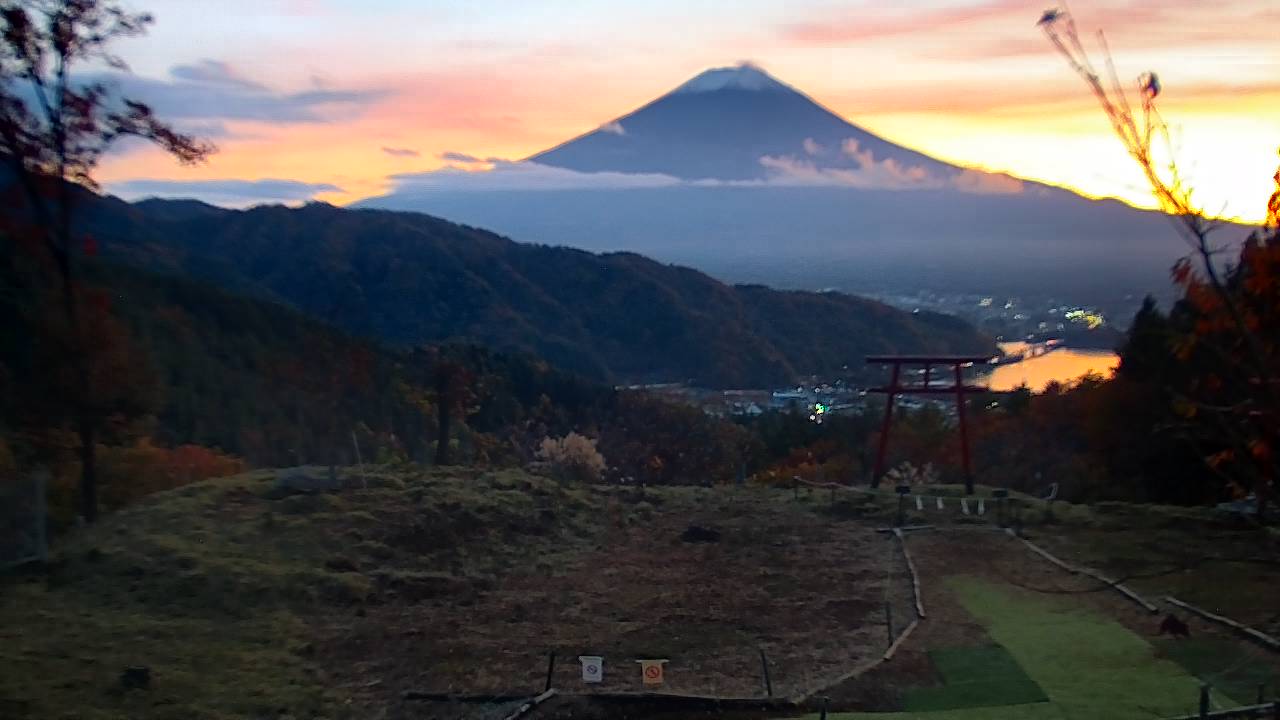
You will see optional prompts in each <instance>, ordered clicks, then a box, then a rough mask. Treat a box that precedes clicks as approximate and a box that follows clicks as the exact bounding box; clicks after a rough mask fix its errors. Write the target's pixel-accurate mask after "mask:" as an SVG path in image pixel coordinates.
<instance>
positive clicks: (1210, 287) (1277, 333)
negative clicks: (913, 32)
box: [1038, 8, 1280, 511]
mask: <svg viewBox="0 0 1280 720" xmlns="http://www.w3.org/2000/svg"><path fill="white" fill-rule="evenodd" d="M1038 25H1039V26H1040V28H1041V29H1042V30H1043V31H1044V33H1045V35H1046V36H1047V37H1048V39H1049V41H1050V42H1051V43H1052V44H1053V46H1054V47H1055V48H1056V49H1057V50H1058V51H1059V53H1060V54H1061V55H1062V56H1063V57H1064V58H1065V59H1066V60H1067V62H1068V64H1069V65H1070V66H1071V68H1072V69H1073V70H1074V71H1075V72H1076V73H1077V74H1078V75H1079V76H1080V77H1081V78H1082V79H1083V80H1084V81H1085V83H1086V85H1087V86H1088V87H1089V89H1090V91H1091V92H1092V93H1093V95H1094V97H1095V98H1096V99H1097V100H1098V102H1099V105H1100V106H1101V108H1102V110H1103V112H1104V113H1105V114H1106V116H1107V119H1108V120H1109V122H1110V123H1111V127H1112V129H1113V130H1114V131H1115V134H1116V136H1117V137H1119V138H1120V140H1121V142H1122V143H1123V145H1124V147H1125V149H1126V151H1128V153H1129V155H1130V156H1131V157H1132V158H1133V159H1134V161H1135V162H1136V163H1137V165H1138V167H1139V169H1140V170H1141V171H1142V173H1143V176H1144V177H1145V178H1146V180H1147V182H1148V184H1149V185H1150V187H1151V190H1152V193H1153V195H1154V196H1155V198H1156V200H1157V202H1158V203H1159V205H1160V208H1161V209H1162V210H1164V211H1165V212H1166V213H1167V214H1168V215H1169V216H1170V218H1171V219H1172V221H1173V224H1174V227H1175V228H1176V230H1177V231H1178V233H1179V235H1180V236H1181V237H1182V239H1183V240H1184V241H1185V242H1186V243H1187V246H1188V248H1189V254H1188V255H1187V257H1185V258H1183V259H1182V260H1180V261H1179V262H1178V263H1177V264H1176V265H1175V266H1174V268H1173V279H1174V282H1175V284H1176V285H1177V286H1178V287H1179V289H1180V290H1181V292H1182V295H1183V297H1182V300H1181V301H1180V302H1179V303H1178V306H1177V307H1175V308H1174V310H1173V311H1172V313H1171V314H1170V318H1169V323H1168V324H1167V328H1168V336H1167V338H1166V340H1165V347H1166V348H1167V349H1168V350H1170V351H1172V352H1173V353H1174V355H1175V357H1176V358H1177V359H1178V360H1179V362H1180V363H1181V364H1182V365H1183V368H1184V369H1185V371H1186V372H1185V375H1186V377H1185V382H1182V383H1179V384H1176V385H1173V386H1170V387H1169V388H1168V390H1169V394H1170V395H1171V400H1172V402H1173V404H1174V406H1175V408H1176V410H1177V414H1178V416H1180V417H1181V418H1182V420H1183V422H1182V423H1181V430H1182V431H1183V435H1184V437H1185V439H1187V440H1189V441H1190V442H1192V443H1194V444H1195V445H1196V446H1197V447H1198V448H1199V449H1201V451H1202V452H1201V454H1202V456H1203V457H1204V458H1205V460H1206V465H1207V467H1208V468H1209V469H1210V470H1211V471H1212V472H1213V473H1214V474H1215V475H1217V476H1218V477H1219V478H1220V479H1221V480H1223V481H1225V482H1226V484H1227V485H1228V486H1230V487H1232V488H1233V489H1234V490H1236V492H1237V493H1238V494H1246V493H1250V492H1252V493H1255V494H1256V497H1257V499H1258V502H1259V510H1260V511H1262V510H1264V509H1265V507H1266V504H1267V503H1268V501H1269V500H1271V499H1272V498H1273V497H1274V495H1275V491H1276V475H1277V467H1276V463H1277V459H1280V454H1278V453H1280V385H1277V381H1278V380H1280V375H1278V374H1277V373H1280V247H1277V246H1278V245H1280V234H1278V231H1277V224H1280V173H1278V174H1277V176H1276V181H1277V184H1278V185H1277V193H1276V194H1273V195H1272V196H1271V199H1270V201H1269V203H1268V220H1267V223H1266V224H1265V227H1264V228H1263V229H1262V230H1260V231H1257V232H1255V233H1253V234H1252V235H1251V236H1250V237H1249V238H1248V239H1247V240H1246V241H1245V242H1244V243H1243V245H1242V246H1241V247H1240V251H1239V257H1238V260H1237V261H1236V262H1234V263H1232V262H1231V260H1230V257H1231V254H1233V253H1232V252H1231V250H1232V248H1233V247H1234V245H1233V244H1230V243H1229V244H1227V245H1225V246H1224V245H1219V244H1216V243H1215V242H1214V241H1213V237H1212V234H1213V233H1214V232H1215V231H1216V230H1218V229H1219V228H1220V225H1221V223H1219V222H1218V221H1216V220H1214V219H1213V218H1210V217H1208V216H1207V214H1206V213H1205V212H1204V211H1203V210H1202V209H1201V208H1200V207H1199V206H1198V205H1196V204H1195V203H1194V202H1193V201H1192V192H1191V188H1190V187H1189V186H1188V185H1187V184H1186V182H1185V181H1184V179H1183V178H1182V177H1181V175H1180V174H1179V172H1178V164H1177V162H1176V160H1175V158H1174V157H1173V153H1172V150H1171V147H1172V143H1171V142H1169V133H1168V129H1167V126H1166V125H1165V123H1164V121H1163V119H1162V118H1161V116H1160V113H1159V111H1158V109H1157V107H1156V99H1157V97H1158V96H1159V95H1160V93H1161V85H1160V81H1159V78H1158V76H1157V75H1156V74H1155V73H1154V72H1146V73H1143V74H1142V75H1141V76H1139V77H1138V80H1137V87H1136V90H1137V93H1136V98H1135V99H1134V100H1131V99H1130V93H1129V92H1127V91H1126V89H1125V87H1124V86H1123V85H1122V84H1121V82H1120V81H1119V78H1118V75H1117V73H1116V70H1115V67H1114V65H1113V64H1112V62H1111V58H1110V55H1109V53H1108V52H1107V49H1106V40H1105V37H1104V36H1103V35H1102V33H1098V41H1099V44H1100V45H1101V46H1102V50H1103V54H1104V56H1105V58H1106V66H1105V67H1106V74H1105V75H1103V74H1102V73H1101V72H1099V71H1098V70H1097V69H1096V68H1095V66H1094V65H1093V63H1092V61H1091V60H1090V57H1089V53H1088V52H1086V50H1085V48H1084V45H1083V43H1082V42H1081V40H1080V37H1079V34H1078V31H1077V28H1076V24H1075V20H1074V18H1073V17H1072V16H1071V14H1070V12H1069V11H1067V10H1065V9H1058V8H1054V9H1050V10H1048V11H1046V12H1045V13H1044V14H1043V15H1042V16H1041V18H1040V21H1039V23H1038ZM1135 108H1137V109H1136V110H1135ZM1224 255H1226V257H1227V258H1228V259H1227V260H1223V256H1224Z"/></svg>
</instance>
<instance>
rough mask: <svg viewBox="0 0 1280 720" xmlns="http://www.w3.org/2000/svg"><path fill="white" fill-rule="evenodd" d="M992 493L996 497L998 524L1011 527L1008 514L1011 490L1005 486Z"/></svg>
mask: <svg viewBox="0 0 1280 720" xmlns="http://www.w3.org/2000/svg"><path fill="white" fill-rule="evenodd" d="M992 495H994V496H995V498H996V524H997V525H999V526H1000V527H1002V528H1005V527H1009V517H1008V514H1007V512H1008V507H1007V506H1008V504H1009V491H1008V490H1007V489H1005V488H1000V489H999V490H996V491H995V492H993V493H992Z"/></svg>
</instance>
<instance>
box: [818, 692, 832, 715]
mask: <svg viewBox="0 0 1280 720" xmlns="http://www.w3.org/2000/svg"><path fill="white" fill-rule="evenodd" d="M830 702H831V698H829V697H827V696H826V695H823V696H822V714H821V715H819V716H818V720H827V704H828V703H830Z"/></svg>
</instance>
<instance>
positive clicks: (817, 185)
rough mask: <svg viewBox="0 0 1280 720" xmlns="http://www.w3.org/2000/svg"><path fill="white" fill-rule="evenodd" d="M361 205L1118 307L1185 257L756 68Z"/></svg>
mask: <svg viewBox="0 0 1280 720" xmlns="http://www.w3.org/2000/svg"><path fill="white" fill-rule="evenodd" d="M358 205H359V206H361V207H376V208H383V209H390V210H416V211H420V212H427V213H431V214H433V215H438V216H440V217H446V218H449V219H451V220H454V221H457V222H463V223H468V224H474V225H480V226H483V227H486V228H491V229H493V230H495V231H497V232H500V233H503V234H506V235H509V236H511V237H512V238H515V239H516V240H519V241H522V242H544V243H555V244H559V245H568V246H572V247H577V248H582V249H584V250H589V251H593V252H609V251H631V252H638V253H641V254H643V255H646V256H648V257H652V258H655V259H658V260H661V261H663V262H672V263H678V264H681V265H688V266H691V267H695V268H698V269H699V270H702V271H705V272H708V273H711V274H713V275H715V276H716V277H719V278H724V279H727V280H730V281H733V282H762V283H765V284H768V285H770V286H773V287H795V288H823V287H830V288H838V289H843V290H849V291H852V292H859V291H867V292H889V293H892V294H901V293H914V292H917V291H919V290H921V289H927V290H935V291H945V292H960V293H965V294H977V295H992V294H1004V295H1012V296H1021V297H1038V298H1041V299H1045V298H1056V299H1058V300H1065V301H1068V302H1072V303H1076V304H1086V303H1087V304H1098V305H1112V306H1119V307H1128V306H1129V305H1130V304H1132V299H1133V297H1141V295H1142V294H1143V293H1146V292H1154V293H1157V294H1163V293H1165V291H1167V289H1168V288H1169V282H1168V270H1169V267H1170V266H1171V265H1172V264H1173V263H1174V262H1175V261H1176V260H1177V258H1178V257H1179V256H1180V255H1181V253H1182V252H1183V250H1184V248H1183V247H1182V246H1181V244H1179V243H1178V242H1176V239H1175V238H1174V237H1173V236H1172V235H1171V233H1170V231H1169V224H1168V218H1167V217H1166V216H1164V215H1163V214H1162V213H1158V212H1150V211H1143V210H1138V209H1135V208H1133V207H1130V206H1128V205H1125V204H1123V203H1120V202H1117V201H1115V200H1092V199H1088V198H1085V197H1082V196H1080V195H1078V194H1076V193H1075V192H1072V191H1070V190H1068V189H1065V188H1059V187H1053V186H1049V185H1045V184H1042V183H1039V182H1033V181H1030V180H1022V179H1019V178H1015V177H1011V176H1008V175H1005V174H1002V173H998V172H990V171H987V170H984V169H982V168H978V167H964V166H959V165H955V164H952V163H948V162H945V161H943V160H940V159H938V158H934V157H930V156H929V155H926V154H925V153H922V152H919V151H917V150H913V149H911V148H908V147H904V146H902V145H899V144H896V143H894V142H891V141H890V140H888V139H885V138H883V137H880V136H878V135H876V134H875V133H872V132H870V131H869V130H867V129H866V128H864V127H862V126H860V125H858V124H856V123H855V122H850V121H849V120H846V119H845V118H843V117H841V116H839V115H837V114H835V113H833V112H832V111H831V110H829V109H827V108H826V107H823V106H822V105H821V104H820V103H818V102H816V101H815V100H814V99H812V98H810V97H809V96H807V95H805V94H804V93H803V92H801V91H799V90H797V89H795V88H793V87H791V86H789V85H787V84H785V83H783V82H781V81H779V80H777V79H775V78H773V77H771V76H770V75H768V74H767V73H765V72H764V71H763V70H761V69H760V68H758V67H755V66H752V65H749V64H746V65H740V66H737V67H731V68H718V69H712V70H708V71H706V72H704V73H702V74H700V75H698V76H696V77H694V78H693V79H691V80H690V81H688V82H686V83H685V84H683V85H681V86H679V87H677V88H675V89H674V90H673V91H671V92H669V93H667V94H665V95H663V96H661V97H659V98H657V99H655V100H653V101H652V102H649V103H647V104H646V105H644V106H643V107H640V108H638V109H636V110H634V111H632V112H629V113H626V114H623V115H621V116H618V117H616V118H615V119H613V120H610V121H608V122H605V123H604V124H602V125H600V126H599V127H598V128H596V129H593V130H591V131H590V132H586V133H584V134H582V135H579V136H577V137H575V138H572V139H569V140H567V141H566V142H564V143H561V144H559V145H557V146H555V147H553V148H550V149H548V150H545V151H543V152H539V153H536V154H534V155H532V156H530V157H528V158H526V159H525V160H523V161H521V162H517V163H493V164H492V167H491V168H484V167H482V166H478V165H475V164H472V165H469V166H466V167H451V168H445V169H437V170H430V171H426V172H421V173H407V174H402V175H399V176H397V178H396V185H395V186H394V187H393V189H392V191H391V192H390V193H389V194H387V195H384V196H382V197H376V198H370V199H367V200H363V201H361V202H360V203H358ZM1237 231H1239V232H1238V233H1237ZM1245 231H1247V229H1243V228H1239V227H1238V226H1237V227H1233V228H1229V232H1228V233H1224V237H1228V238H1229V239H1232V240H1235V239H1239V238H1242V237H1243V235H1244V232H1245ZM1231 234H1237V235H1238V237H1237V238H1230V235H1231Z"/></svg>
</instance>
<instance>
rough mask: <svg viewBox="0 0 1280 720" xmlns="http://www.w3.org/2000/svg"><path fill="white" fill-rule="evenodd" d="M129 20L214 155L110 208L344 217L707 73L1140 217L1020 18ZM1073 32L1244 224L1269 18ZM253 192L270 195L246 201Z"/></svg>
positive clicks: (382, 1)
mask: <svg viewBox="0 0 1280 720" xmlns="http://www.w3.org/2000/svg"><path fill="white" fill-rule="evenodd" d="M184 5H187V7H183V6H184ZM143 7H145V8H146V9H150V10H152V11H154V13H155V14H156V16H157V24H156V26H155V27H154V29H153V32H152V33H151V35H150V36H148V37H144V38H141V39H137V40H131V41H129V42H127V43H125V44H123V45H122V46H121V47H120V48H119V51H120V54H121V55H122V56H124V57H125V58H126V59H127V60H129V61H130V63H131V65H132V67H133V69H134V74H135V78H132V79H130V80H129V82H128V83H126V89H127V90H132V89H133V88H134V87H135V86H136V87H137V88H138V89H139V92H138V94H140V95H142V99H144V100H150V99H151V96H155V97H158V98H160V99H161V102H157V103H156V104H157V106H158V109H159V110H160V112H161V114H162V115H163V116H165V117H169V118H172V119H174V121H175V122H177V123H178V124H179V125H180V126H181V127H185V128H189V129H192V130H195V131H197V132H200V133H201V134H204V135H206V136H210V137H211V139H212V140H214V141H215V142H216V143H217V144H218V145H219V147H220V148H221V152H220V153H219V154H217V155H215V156H214V157H213V158H212V159H211V160H210V162H209V163H207V164H206V165H203V166H200V167H197V168H180V167H177V166H175V165H174V164H173V163H172V162H171V161H169V160H168V159H167V158H165V157H164V156H162V155H161V154H160V153H158V152H155V151H151V150H147V149H131V150H129V151H127V152H124V153H121V154H118V155H114V156H112V157H111V158H108V160H107V161H106V162H105V163H104V165H103V167H102V170H101V173H100V179H101V180H102V181H103V182H104V184H105V186H106V188H107V190H108V191H111V190H112V188H113V187H116V188H119V187H131V186H124V185H123V183H125V182H127V181H137V180H149V181H160V184H156V185H151V186H147V187H162V183H163V182H167V181H172V182H190V181H221V182H227V183H241V184H242V185H243V187H244V188H245V189H246V192H250V193H252V192H258V190H255V188H268V189H269V190H270V191H271V192H273V193H276V194H277V195H278V197H263V198H262V199H263V200H265V201H272V200H286V201H288V200H292V201H301V200H305V199H310V198H315V199H320V200H325V201H328V202H333V203H335V204H346V203H350V202H353V201H356V200H359V199H362V198H365V197H369V196H372V195H377V194H380V193H382V192H385V191H386V190H387V189H388V188H389V186H390V181H389V179H388V178H389V176H391V175H394V174H397V173H406V172H421V171H427V170H432V169H435V168H440V167H444V166H447V165H449V164H450V161H449V160H446V159H444V157H443V156H447V154H449V153H458V154H465V155H470V156H475V157H478V158H488V157H498V158H522V157H528V156H530V155H532V154H535V153H537V152H539V151H541V150H545V149H547V148H549V147H552V146H554V145H556V144H558V143H560V142H563V141H565V140H568V139H570V138H572V137H575V136H577V135H579V134H582V133H583V132H587V131H590V130H593V129H595V128H597V127H599V126H601V125H603V124H605V123H607V122H609V121H611V120H613V119H614V118H617V117H619V116H621V115H624V114H626V113H628V112H630V111H632V110H634V109H636V108H637V107H639V106H641V105H643V104H645V103H647V102H649V101H651V100H653V99H654V98H656V97H658V96H660V95H662V94H664V93H666V92H668V91H670V90H671V89H673V88H674V87H676V86H677V85H679V84H681V83H683V82H684V81H686V80H688V79H689V78H690V77H692V76H694V75H696V74H697V73H699V72H701V71H703V70H705V69H707V68H709V67H717V66H724V65H731V64H734V63H735V62H737V61H739V60H742V59H751V60H753V61H754V62H756V63H758V64H760V65H761V66H762V67H764V68H765V69H766V70H767V71H768V72H770V73H771V74H772V75H774V76H775V77H777V78H778V79H779V80H781V81H783V82H785V83H787V84H789V85H791V86H793V87H795V88H797V89H798V90H800V91H802V92H804V93H806V94H807V95H809V96H810V97H813V98H814V99H815V100H817V101H818V102H820V103H822V104H823V105H825V106H826V107H828V108H829V109H831V110H832V111H833V112H836V113H837V114H839V115H841V116H842V117H844V118H845V119H847V120H849V121H850V122H852V123H854V124H856V125H859V126H861V127H863V128H865V129H867V130H869V131H871V132H873V133H876V134H877V135H880V136H882V137H884V138H885V139H887V140H889V141H891V142H895V143H898V144H901V145H904V146H906V147H909V148H912V149H916V150H919V151H921V152H924V153H926V154H929V155H932V156H934V157H937V158H938V159H941V160H945V161H947V162H951V163H954V164H957V165H962V166H968V167H977V168H981V169H987V170H994V171H999V172H1007V173H1009V174H1011V175H1014V176H1017V177H1021V178H1025V179H1030V180H1036V181H1040V182H1045V183H1048V184H1052V185H1059V186H1063V187H1067V188H1070V189H1072V190H1075V191H1076V192H1079V193H1081V194H1083V195H1086V196H1088V197H1114V198H1117V199H1120V200H1123V201H1125V202H1128V203H1130V204H1132V205H1135V206H1138V207H1153V205H1154V203H1153V200H1152V198H1151V195H1150V192H1149V191H1148V190H1147V189H1146V188H1145V186H1144V185H1143V183H1142V177H1141V175H1140V174H1139V173H1138V171H1137V169H1136V168H1135V167H1134V166H1133V163H1132V161H1131V160H1130V159H1129V158H1128V157H1127V156H1126V155H1125V153H1124V150H1123V149H1122V147H1121V146H1120V143H1119V141H1118V140H1116V139H1115V138H1114V137H1113V136H1112V135H1111V132H1110V128H1109V126H1108V125H1107V123H1106V120H1105V118H1104V117H1103V115H1102V113H1101V112H1100V111H1099V110H1098V109H1097V107H1096V105H1095V103H1094V100H1093V98H1092V96H1091V95H1089V93H1088V91H1087V90H1086V88H1085V86H1084V85H1083V83H1082V82H1081V81H1080V79H1079V78H1077V77H1075V76H1074V75H1073V74H1072V72H1071V71H1070V69H1069V68H1068V67H1067V66H1066V65H1065V63H1064V62H1063V61H1062V59H1061V58H1059V57H1058V56H1057V55H1056V54H1054V52H1053V50H1052V48H1051V47H1050V45H1049V43H1048V41H1047V40H1045V38H1043V37H1042V36H1041V34H1040V33H1039V31H1038V30H1037V29H1036V28H1035V26H1034V23H1035V20H1036V19H1037V18H1038V16H1039V12H1040V11H1041V10H1043V7H1041V6H1040V5H1039V4H1035V5H1033V4H1029V3H1027V2H1024V1H1015V0H982V1H979V2H961V1H956V0H952V1H946V2H944V1H937V2H927V3H919V4H914V5H913V6H912V7H911V8H909V9H897V8H893V7H889V6H887V4H882V3H875V2H855V3H849V4H846V5H845V6H844V7H843V8H836V7H833V6H832V5H831V4H830V3H828V2H825V1H824V0H809V1H807V2H801V3H793V4H791V5H790V6H788V8H780V7H777V5H776V4H775V3H769V2H767V1H766V0H748V1H746V2H739V3H735V4H734V5H733V6H732V10H730V9H728V6H723V5H719V6H716V7H712V6H711V4H709V3H707V4H699V5H698V6H697V7H694V8H688V7H685V5H682V4H677V3H675V2H674V0H655V2H653V3H646V4H645V5H644V7H622V8H619V7H616V6H614V5H613V4H610V3H603V2H602V3H576V4H570V3H565V2H557V1H555V0H543V1H541V2H530V3H525V4H521V5H519V6H516V7H512V6H510V5H509V4H503V3H501V2H498V0H476V1H475V2H472V3H468V4H466V5H465V6H459V5H457V4H452V3H444V2H426V3H408V2H395V1H393V0H371V1H370V2H367V3H361V4H360V6H359V7H358V8H354V7H349V6H341V5H339V4H338V3H332V2H326V1H325V0H259V1H255V2H249V0H228V2H225V3H220V4H219V6H218V7H217V8H213V9H210V8H195V9H193V8H191V7H190V6H189V4H186V3H180V2H179V1H178V0H152V1H151V2H148V3H145V4H144V5H143ZM1073 10H1074V12H1075V14H1076V17H1077V19H1078V22H1079V23H1080V26H1081V31H1082V33H1089V32H1090V31H1091V30H1092V29H1093V28H1096V27H1102V28H1105V29H1106V31H1107V34H1108V40H1109V42H1110V46H1111V49H1112V52H1113V53H1114V56H1115V62H1116V66H1117V68H1118V70H1119V72H1120V75H1121V76H1122V77H1136V76H1137V75H1138V73H1139V72H1142V71H1145V70H1148V69H1153V70H1155V71H1157V72H1159V73H1160V75H1161V77H1162V79H1163V80H1164V85H1165V92H1164V94H1163V96H1162V105H1161V107H1162V112H1163V114H1164V117H1165V118H1166V120H1168V121H1169V123H1170V125H1171V126H1172V128H1173V130H1174V135H1175V139H1176V141H1177V143H1178V147H1177V148H1176V151H1177V156H1178V159H1179V162H1180V165H1181V166H1182V169H1183V171H1184V174H1185V175H1186V176H1187V177H1188V178H1189V180H1190V182H1191V184H1192V185H1193V186H1194V187H1195V188H1196V190H1197V192H1196V197H1197V198H1198V199H1199V201H1200V202H1201V205H1202V207H1203V208H1204V209H1205V210H1206V211H1207V212H1209V213H1210V214H1215V215H1218V214H1221V215H1224V216H1226V217H1235V218H1239V219H1242V220H1245V221H1257V220H1259V219H1261V217H1262V215H1263V211H1264V209H1265V203H1266V198H1267V197H1268V196H1269V195H1270V193H1271V190H1272V189H1273V184H1272V180H1271V176H1272V174H1273V173H1274V172H1275V168H1276V164H1277V161H1278V160H1280V158H1278V157H1277V155H1276V150H1277V148H1278V147H1280V83H1277V82H1276V80H1275V78H1277V77H1280V51H1277V50H1276V49H1274V47H1273V45H1272V44H1271V42H1270V39H1269V37H1268V32H1267V29H1268V28H1269V27H1275V26H1276V24H1277V23H1280V7H1271V6H1269V5H1267V4H1265V3H1262V2H1245V1H1243V0H1234V1H1232V2H1226V3H1223V4H1220V5H1218V6H1216V7H1206V6H1204V5H1203V4H1201V3H1198V2H1193V1H1192V0H1171V1H1170V2H1166V3H1162V4H1161V6H1160V7H1158V8H1156V7H1151V6H1150V5H1149V4H1146V3H1142V2H1138V1H1137V0H1134V1H1128V0H1107V1H1105V2H1092V3H1084V2H1079V3H1075V4H1073ZM673 18H678V23H679V25H680V28H679V32H673V31H672V30H671V24H672V22H673ZM890 64H891V67H886V65H890ZM135 84H136V85H135ZM148 94H150V95H151V96H149V95H148ZM165 100H167V101H168V102H169V104H168V106H166V102H165ZM166 110H169V112H167V113H166ZM264 179H271V180H281V181H287V183H288V184H286V185H271V186H265V185H261V184H259V185H256V186H253V185H247V184H244V183H245V182H246V181H260V180H264ZM235 187H241V186H240V185H237V186H235ZM157 194H159V193H157ZM245 199H246V200H249V201H252V200H253V199H254V198H252V197H246V198H245ZM214 201H215V202H217V201H218V200H216V199H215V200H214Z"/></svg>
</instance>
